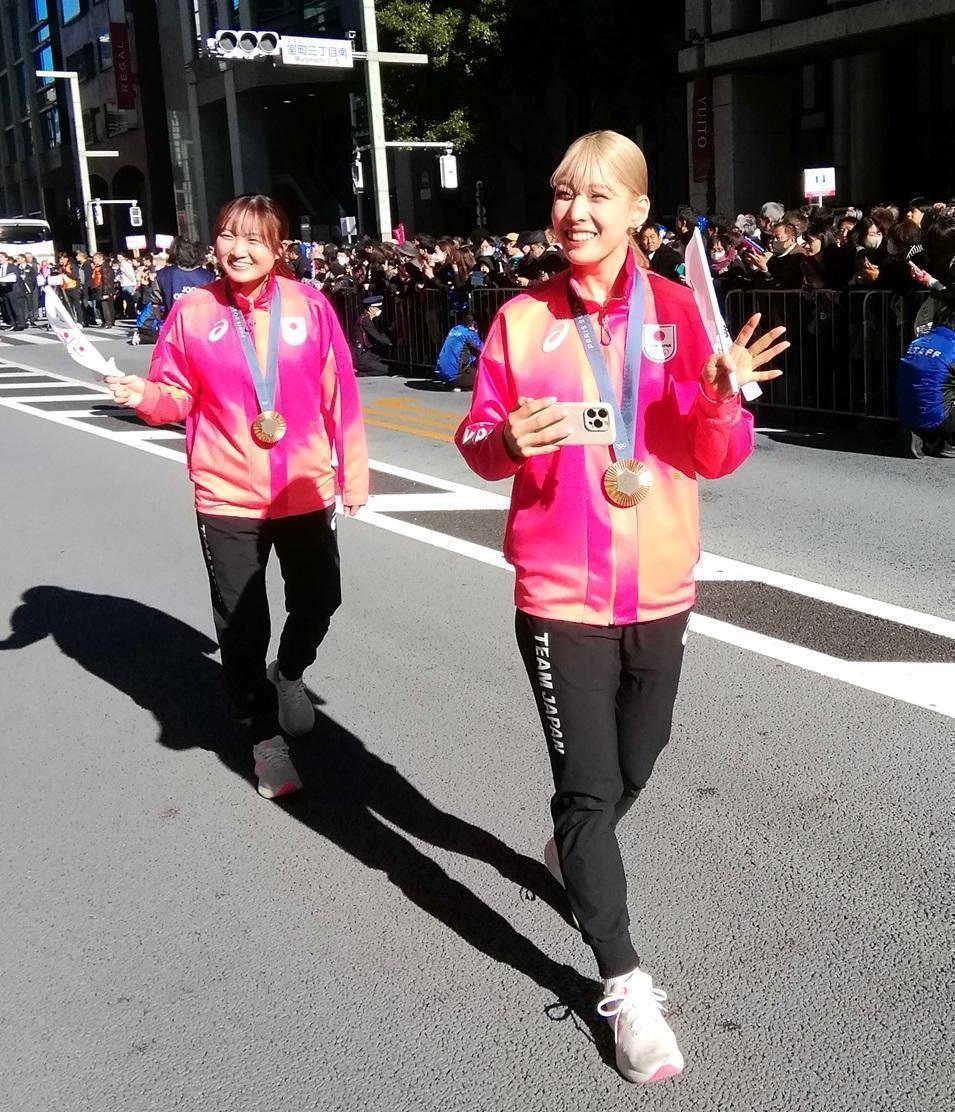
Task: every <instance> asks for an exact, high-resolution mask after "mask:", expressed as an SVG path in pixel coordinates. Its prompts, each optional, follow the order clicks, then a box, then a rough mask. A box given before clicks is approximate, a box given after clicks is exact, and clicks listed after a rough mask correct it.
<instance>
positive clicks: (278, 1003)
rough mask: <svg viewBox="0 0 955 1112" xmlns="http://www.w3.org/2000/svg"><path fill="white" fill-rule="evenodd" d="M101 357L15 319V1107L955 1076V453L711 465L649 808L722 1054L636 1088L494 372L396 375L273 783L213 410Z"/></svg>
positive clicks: (275, 1103)
mask: <svg viewBox="0 0 955 1112" xmlns="http://www.w3.org/2000/svg"><path fill="white" fill-rule="evenodd" d="M100 346H101V348H102V350H103V351H104V353H105V354H106V355H110V354H114V355H116V357H117V359H118V361H119V362H120V364H121V365H122V366H123V367H126V368H128V369H131V370H132V369H138V368H142V367H144V366H145V363H146V360H147V359H148V355H149V352H148V350H144V349H139V350H135V349H131V348H128V347H126V346H124V345H122V344H121V343H118V342H113V340H112V339H111V338H108V337H107V338H105V339H104V342H103V343H102V344H101V345H100ZM17 363H20V364H23V365H24V366H26V367H31V368H36V369H37V370H39V371H40V372H43V371H48V372H51V374H50V375H49V376H44V375H43V374H42V373H41V374H39V375H37V374H35V373H31V372H30V371H25V370H24V369H23V367H17V366H16V365H15V364H17ZM18 372H19V373H18ZM63 375H66V376H71V375H72V371H71V369H70V368H69V365H68V364H67V362H66V359H65V356H64V353H63V352H62V351H61V350H60V349H59V348H58V347H57V346H56V345H53V344H43V343H35V344H20V345H12V344H4V345H2V346H0V459H2V463H3V475H4V482H3V492H4V493H3V499H4V522H5V528H4V529H3V534H2V568H3V576H2V578H0V650H3V652H2V656H0V677H2V690H3V706H4V723H5V726H6V729H7V738H8V740H7V743H6V744H5V745H4V746H3V749H2V755H0V799H2V808H3V815H4V834H5V839H4V841H5V852H4V854H3V855H2V859H0V884H2V890H3V893H4V900H3V916H2V922H3V936H4V945H3V946H2V948H0V972H2V983H3V991H2V993H0V1017H2V1025H0V1108H2V1109H4V1110H6V1109H9V1110H10V1112H80V1110H83V1112H86V1110H89V1112H259V1110H262V1112H265V1110H268V1112H308V1110H312V1109H315V1110H322V1112H325V1110H328V1112H332V1110H334V1112H353V1110H354V1112H359V1110H366V1109H372V1110H378V1109H381V1110H388V1112H391V1110H395V1112H398V1110H406V1109H407V1110H409V1112H411V1110H415V1112H417V1110H424V1109H427V1110H431V1109H434V1110H439V1109H440V1110H442V1112H445V1110H448V1109H453V1110H458V1109H461V1110H465V1109H466V1110H468V1112H471V1110H475V1112H477V1110H480V1112H483V1110H487V1112H497V1110H501V1109H521V1110H522V1112H525V1110H526V1112H538V1110H540V1112H555V1110H564V1109H567V1110H571V1109H573V1110H584V1109H586V1110H590V1109H594V1110H596V1109H603V1108H605V1107H607V1106H608V1104H611V1106H613V1107H626V1106H629V1105H631V1104H635V1105H639V1106H641V1107H646V1108H661V1109H662V1108H666V1109H673V1110H679V1112H704V1110H705V1112H717V1110H719V1112H779V1110H783V1109H785V1110H787V1112H789V1110H792V1112H803V1110H805V1112H818V1110H821V1109H825V1110H827V1112H829V1110H832V1112H841V1110H845V1112H850V1110H852V1112H909V1110H911V1112H916V1110H918V1112H922V1110H924V1109H941V1108H943V1107H948V1106H949V1102H950V1097H951V1093H952V1088H953V1081H955V1076H953V1067H952V1062H951V1046H952V1038H953V1028H955V1024H953V1021H952V1018H951V1017H952V1003H953V999H952V997H953V972H952V964H951V946H950V941H951V937H950V933H949V928H950V919H949V918H948V913H949V911H950V898H951V890H952V879H953V876H952V867H951V866H952V857H951V849H952V841H951V833H952V832H951V824H950V810H951V770H952V765H951V745H952V741H953V725H955V717H953V716H952V713H949V712H948V711H945V712H940V711H939V710H933V709H930V706H931V705H934V702H933V701H934V700H935V697H936V696H935V695H934V694H933V691H935V692H936V694H937V696H938V700H939V705H940V706H941V705H942V703H941V701H942V700H943V699H944V698H945V697H946V694H945V693H946V692H951V691H952V690H953V688H955V663H953V661H955V651H953V650H955V641H953V640H952V634H953V633H955V626H953V625H952V620H953V619H955V595H953V575H952V572H953V570H955V567H953V565H955V561H953V557H952V538H951V530H950V529H947V527H946V525H945V523H946V522H947V520H948V518H949V517H950V514H949V513H948V512H947V510H946V509H945V505H946V501H947V499H950V497H951V492H952V490H953V477H955V465H953V464H952V462H951V461H944V460H923V461H906V460H902V459H896V458H891V457H889V456H886V455H881V454H878V445H875V451H873V445H872V444H871V443H870V442H869V441H866V440H860V439H858V438H854V437H849V438H840V437H836V436H834V435H833V434H825V435H820V436H816V435H806V434H805V432H802V433H793V432H788V433H767V434H760V436H759V437H758V441H759V444H758V449H757V452H756V453H755V455H754V457H753V459H752V460H750V461H749V463H748V464H747V465H746V467H745V468H744V469H743V470H742V471H740V472H739V473H738V474H737V475H735V476H733V477H731V478H730V479H728V480H725V481H722V482H720V483H716V484H706V485H705V486H704V487H703V492H702V504H703V524H704V535H703V540H704V548H705V549H706V550H707V552H708V553H710V554H715V555H716V556H717V557H721V558H726V559H725V561H724V563H723V564H720V563H719V561H718V560H716V561H712V560H711V562H710V564H709V567H710V572H709V573H707V575H708V578H707V579H706V582H705V583H704V584H703V590H702V594H701V606H700V621H699V625H698V627H696V626H695V627H694V628H695V630H696V631H695V632H694V633H693V635H692V636H691V638H690V642H689V646H688V652H687V660H686V667H685V671H684V678H683V683H682V688H681V693H680V697H679V700H678V704H677V712H676V724H675V728H674V735H673V740H672V742H671V745H670V746H669V748H668V749H667V750H666V751H665V753H664V755H663V757H662V758H661V761H660V763H659V765H658V769H657V771H656V773H655V774H654V778H653V780H652V781H651V784H650V788H649V789H648V791H647V792H646V793H645V795H644V796H643V797H642V798H641V801H640V804H639V806H638V807H637V808H635V809H634V811H633V812H631V815H630V817H629V819H628V821H627V824H626V825H625V827H623V828H622V830H621V843H622V846H623V850H624V855H625V859H626V861H627V864H628V867H629V874H630V878H631V889H630V907H631V913H632V917H633V921H634V933H635V938H636V940H637V944H638V949H639V950H640V951H641V953H642V954H643V956H644V961H645V965H646V967H647V968H648V969H649V970H650V971H651V972H652V973H653V974H654V976H655V978H656V979H657V981H659V982H660V983H661V984H663V985H664V986H665V987H666V988H667V989H668V991H669V993H670V999H671V1003H672V1017H671V1023H672V1025H673V1026H674V1028H675V1030H676V1031H677V1033H678V1037H679V1039H680V1042H681V1045H682V1047H683V1049H684V1052H685V1054H686V1058H687V1070H686V1073H685V1074H684V1075H683V1077H682V1078H680V1079H678V1080H676V1081H673V1082H668V1083H665V1084H663V1085H658V1086H654V1087H651V1088H649V1089H645V1090H635V1089H632V1088H631V1087H629V1086H628V1085H627V1084H626V1083H625V1082H624V1081H622V1080H621V1079H620V1078H619V1076H618V1075H617V1074H616V1072H615V1070H614V1069H613V1065H612V1058H611V1056H610V1053H609V1045H608V1038H607V1032H606V1030H605V1029H604V1028H602V1027H601V1026H600V1025H599V1024H597V1023H595V1022H594V1019H593V1014H592V1007H593V1003H594V1000H595V997H596V994H597V985H596V982H595V980H594V974H595V970H594V968H593V966H592V959H591V957H590V954H589V951H587V950H586V948H585V947H584V946H583V944H582V943H581V941H580V939H579V936H577V935H576V934H575V932H574V931H573V929H572V928H571V927H570V926H569V925H568V924H567V923H566V921H565V919H564V918H563V912H562V908H563V905H562V903H561V894H560V892H559V890H557V889H555V887H554V885H553V883H552V882H551V881H550V880H549V877H548V876H547V874H546V872H545V871H544V869H543V866H542V865H541V864H540V863H539V854H540V851H541V849H542V847H543V843H544V841H545V839H546V837H547V835H548V829H547V799H548V795H549V790H548V777H547V759H546V754H545V750H544V745H543V741H542V739H541V738H540V737H539V736H538V731H539V727H538V724H537V722H536V718H535V715H534V709H533V704H532V699H531V695H530V691H529V689H528V687H527V681H526V679H525V677H524V675H523V673H522V671H521V669H520V665H519V660H518V656H517V651H516V648H515V647H514V645H513V644H512V632H511V627H512V606H511V582H510V576H509V574H508V572H507V571H506V569H504V568H502V567H501V566H499V565H500V559H499V557H497V556H496V549H497V546H498V543H499V538H500V530H501V524H502V518H503V511H502V508H501V503H500V500H499V497H497V496H500V495H506V493H507V492H506V489H503V488H492V487H491V486H490V485H489V484H485V483H482V482H481V481H480V480H477V479H476V478H474V476H472V475H470V473H469V472H467V470H466V468H465V467H464V465H463V463H462V462H461V461H460V460H459V459H458V457H457V455H456V453H455V452H454V450H453V448H452V447H451V446H450V445H449V443H448V436H449V434H450V431H451V430H452V429H453V425H454V421H455V420H456V419H457V418H458V417H459V415H460V414H461V413H462V412H463V411H464V409H465V408H466V405H467V398H466V396H460V395H446V394H435V393H433V392H430V391H428V390H425V389H410V388H409V386H408V385H406V384H405V383H404V382H402V381H400V380H390V381H365V382H363V383H362V394H363V399H364V401H365V404H366V409H367V413H368V420H369V436H370V442H371V446H372V456H373V458H374V459H375V461H376V462H377V463H378V464H380V465H382V466H381V468H378V469H376V471H375V475H374V481H373V490H374V491H375V492H376V495H377V497H378V499H379V501H378V504H377V507H376V508H375V510H374V513H373V514H371V515H370V516H369V519H368V520H366V521H361V520H359V521H348V522H343V523H342V525H341V531H340V541H341V546H342V554H343V569H344V579H345V604H344V606H343V608H342V610H341V611H340V613H339V615H338V616H337V617H336V619H335V621H334V624H333V628H332V632H331V634H330V636H329V638H328V640H327V642H326V644H325V646H324V647H323V649H322V651H321V655H320V657H319V660H318V662H317V663H316V665H315V667H314V668H313V669H312V670H311V671H310V672H309V674H308V676H307V679H308V682H309V685H310V687H311V689H312V690H313V691H314V693H315V695H316V696H317V698H318V699H319V700H320V702H321V706H320V714H319V719H318V724H317V727H316V730H315V732H314V734H313V735H312V736H310V737H308V738H305V739H302V740H300V741H298V742H296V743H294V748H293V755H294V757H295V760H296V763H297V764H298V767H299V769H300V771H301V773H302V775H303V779H304V781H305V791H303V792H302V793H301V795H299V796H295V797H289V798H288V799H287V800H286V801H284V802H280V803H278V804H276V803H269V802H267V801H265V800H263V799H261V798H259V796H258V795H257V794H256V792H255V790H254V788H253V786H252V782H251V767H250V764H251V762H250V761H248V760H247V758H246V754H245V752H244V750H243V749H238V750H237V749H234V748H232V747H231V743H232V742H234V741H235V732H234V729H233V727H232V726H231V724H230V720H229V714H228V708H227V706H226V704H225V701H224V696H223V693H222V690H221V676H220V670H219V666H218V664H217V662H216V655H215V643H214V642H213V641H212V639H211V634H212V621H211V614H210V610H209V604H208V598H207V585H206V579H205V574H204V571H203V568H202V563H201V559H200V556H199V552H198V546H197V540H196V536H195V524H194V517H193V515H192V509H191V490H190V487H189V484H188V481H187V479H186V477H185V474H184V472H183V468H182V466H181V463H180V460H179V457H180V456H181V445H182V439H181V436H179V435H178V434H177V433H176V432H175V431H174V430H173V431H171V432H167V433H166V434H165V436H164V437H163V438H157V439H148V440H147V439H144V435H143V430H142V429H141V428H140V427H139V426H138V425H136V424H135V423H134V422H131V421H129V420H128V419H127V415H124V414H117V413H115V412H112V411H110V410H109V409H108V408H105V409H104V408H100V402H101V401H102V400H103V399H102V396H101V395H97V394H95V393H92V392H91V391H90V390H89V388H88V387H86V386H83V385H82V384H81V383H80V382H79V376H80V375H81V372H79V371H77V375H76V376H74V377H76V378H77V380H78V381H77V382H73V383H67V382H64V381H63V379H62V378H60V377H57V376H63ZM44 381H45V382H46V386H45V387H44ZM16 397H19V398H21V399H31V400H23V401H19V402H13V401H12V399H15V398H16ZM32 399H36V400H32ZM51 414H52V416H51ZM144 449H145V450H144ZM382 468H383V469H382ZM408 471H411V472H412V473H413V474H411V475H409V474H407V472H408ZM429 480H430V481H429ZM456 484H463V485H464V486H465V487H467V488H468V489H467V490H461V489H458V487H457V486H456ZM442 538H444V539H442ZM449 538H450V539H449ZM734 561H735V562H736V563H733V562H734ZM750 565H754V566H755V567H756V568H757V569H763V571H758V572H757V571H754V572H748V571H746V567H748V566H750ZM741 567H742V569H743V570H742V571H741V570H740V568H741ZM713 569H716V570H715V571H714V570H713ZM727 569H728V570H727ZM734 569H735V570H734ZM764 571H767V574H763V572H764ZM773 573H776V575H775V577H774V575H773ZM750 576H755V577H756V579H757V580H759V581H754V579H753V578H750ZM786 577H792V578H786ZM270 586H271V588H272V590H273V593H274V606H275V610H274V612H279V611H280V599H281V595H280V590H279V585H278V582H277V579H276V578H275V577H273V580H272V582H271V584H270ZM825 588H835V589H837V591H841V592H850V593H851V595H845V596H844V595H841V594H832V593H831V592H830V593H828V594H827V592H826V590H825ZM855 596H865V598H864V599H863V600H862V601H859V600H856V601H855V602H853V601H852V599H853V598H854V597H855ZM865 600H869V601H868V602H866V601H865ZM873 600H874V602H873ZM870 603H871V605H870ZM880 604H891V605H889V606H888V607H886V606H885V605H880ZM893 606H894V607H896V608H904V609H902V610H898V609H893V608H892V607H893ZM910 611H918V612H919V613H918V614H912V613H910ZM920 615H921V616H920ZM925 615H928V617H927V618H926V617H925ZM893 677H894V678H893ZM893 684H894V686H893ZM880 685H881V686H880ZM887 689H889V690H891V691H892V692H894V694H885V693H883V692H884V691H885V690H887ZM913 700H914V701H913ZM946 705H947V704H946ZM946 1094H947V1095H946Z"/></svg>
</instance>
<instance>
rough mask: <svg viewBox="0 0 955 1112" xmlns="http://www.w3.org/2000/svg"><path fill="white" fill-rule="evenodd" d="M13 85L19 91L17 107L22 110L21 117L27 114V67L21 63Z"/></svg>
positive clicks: (15, 71)
mask: <svg viewBox="0 0 955 1112" xmlns="http://www.w3.org/2000/svg"><path fill="white" fill-rule="evenodd" d="M14 75H15V76H14V79H13V83H14V85H15V86H16V90H17V107H18V108H19V110H20V115H21V116H25V115H26V114H27V111H28V109H27V71H26V66H24V64H23V63H22V62H21V63H20V64H19V65H18V66H17V67H16V69H15V70H14Z"/></svg>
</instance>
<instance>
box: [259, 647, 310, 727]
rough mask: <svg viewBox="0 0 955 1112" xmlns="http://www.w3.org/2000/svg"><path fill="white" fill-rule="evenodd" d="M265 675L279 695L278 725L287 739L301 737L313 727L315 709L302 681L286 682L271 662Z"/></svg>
mask: <svg viewBox="0 0 955 1112" xmlns="http://www.w3.org/2000/svg"><path fill="white" fill-rule="evenodd" d="M265 674H266V675H267V676H268V677H269V679H270V680H271V682H272V683H273V684H274V685H275V690H276V691H277V692H278V695H279V725H280V726H281V727H282V729H283V730H284V731H285V733H287V734H288V735H289V737H302V736H303V735H304V734H307V733H308V731H309V730H310V729H311V728H312V727H313V726H314V725H315V708H314V707H313V706H312V700H311V699H309V697H308V692H307V691H306V690H305V681H304V680H303V679H301V678H300V679H297V680H287V679H286V678H285V677H284V676H283V675H282V673H281V672H280V671H279V662H278V661H277V660H273V661H272V663H271V664H270V665H269V666H268V668H267V669H266V672H265Z"/></svg>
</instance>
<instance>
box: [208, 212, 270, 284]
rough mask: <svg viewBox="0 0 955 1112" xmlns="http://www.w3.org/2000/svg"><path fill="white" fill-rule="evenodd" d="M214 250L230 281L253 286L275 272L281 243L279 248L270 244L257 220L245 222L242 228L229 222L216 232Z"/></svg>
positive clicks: (217, 260)
mask: <svg viewBox="0 0 955 1112" xmlns="http://www.w3.org/2000/svg"><path fill="white" fill-rule="evenodd" d="M215 253H216V262H218V264H219V266H221V267H222V270H223V273H224V274H225V276H226V277H227V278H228V279H229V280H230V281H231V282H234V283H235V284H236V285H237V286H242V287H247V288H254V287H255V286H257V285H258V284H259V283H260V282H262V281H264V280H265V278H267V277H268V275H269V274H270V273H271V272H272V268H273V267H274V266H275V264H276V262H277V261H278V259H279V258H280V257H281V245H279V246H278V250H276V248H275V246H274V245H273V246H270V245H269V243H268V242H267V241H266V239H265V237H264V234H263V232H262V230H261V229H259V228H257V227H256V226H255V225H254V224H251V225H250V224H249V223H245V224H244V226H242V227H241V228H236V227H233V226H232V225H231V224H230V225H227V226H226V227H224V228H223V229H222V230H221V231H220V232H219V234H218V235H217V236H216V242H215Z"/></svg>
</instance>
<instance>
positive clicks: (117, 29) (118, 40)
mask: <svg viewBox="0 0 955 1112" xmlns="http://www.w3.org/2000/svg"><path fill="white" fill-rule="evenodd" d="M109 42H110V46H111V47H112V51H113V73H114V74H115V76H116V107H117V108H135V107H136V87H135V85H134V84H133V61H132V58H131V57H130V54H129V28H128V27H127V25H126V24H125V23H111V24H110V25H109Z"/></svg>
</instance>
